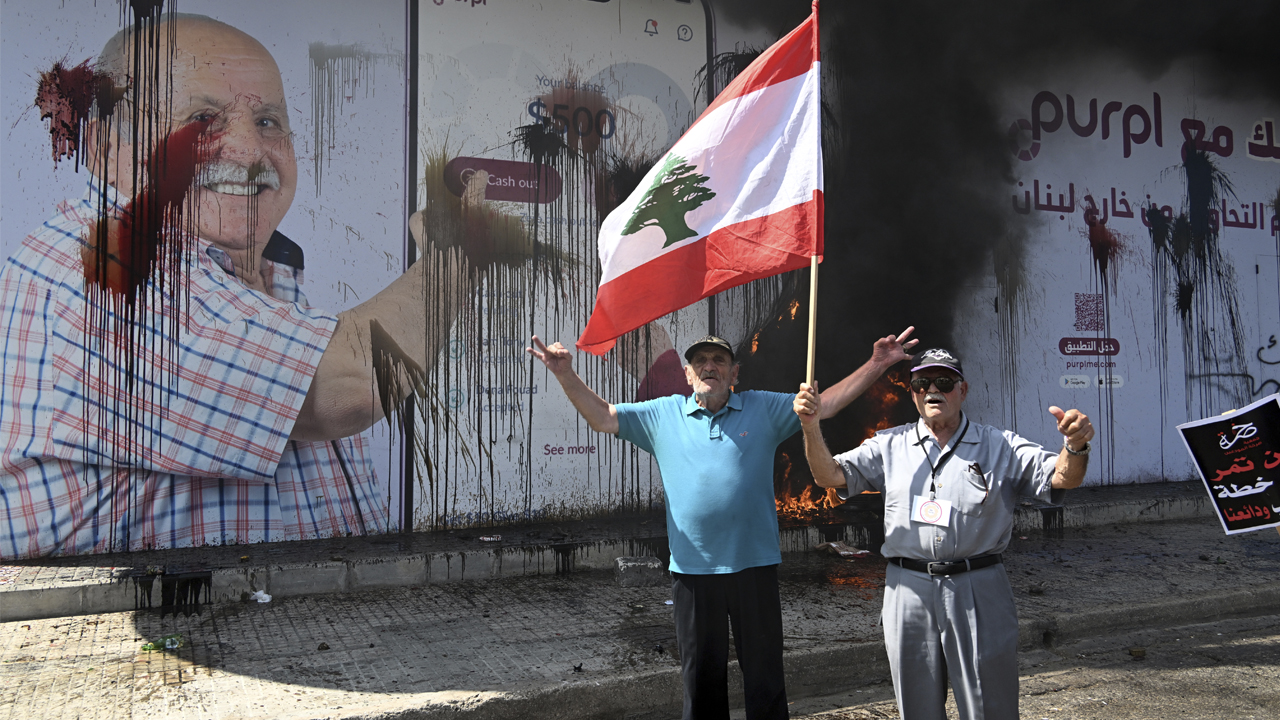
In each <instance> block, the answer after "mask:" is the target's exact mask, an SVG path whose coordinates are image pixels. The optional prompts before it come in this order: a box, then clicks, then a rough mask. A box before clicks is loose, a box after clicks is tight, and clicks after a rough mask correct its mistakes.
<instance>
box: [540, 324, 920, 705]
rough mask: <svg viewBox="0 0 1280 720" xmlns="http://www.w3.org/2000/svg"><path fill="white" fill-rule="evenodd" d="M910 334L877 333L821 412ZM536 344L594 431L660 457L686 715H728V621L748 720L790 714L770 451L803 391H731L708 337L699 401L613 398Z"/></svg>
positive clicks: (691, 356) (699, 358) (692, 377)
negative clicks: (868, 355) (614, 401)
mask: <svg viewBox="0 0 1280 720" xmlns="http://www.w3.org/2000/svg"><path fill="white" fill-rule="evenodd" d="M911 330H912V329H911V328H907V330H906V331H905V332H903V333H902V334H900V335H896V336H895V335H889V336H887V337H884V338H881V339H880V340H878V341H877V342H876V344H875V349H874V352H873V355H872V360H871V361H868V363H867V364H866V365H864V366H863V367H862V368H860V369H859V370H858V371H856V372H854V373H853V374H852V375H850V376H849V377H847V378H845V379H844V380H841V381H840V382H839V383H836V384H835V385H833V386H832V387H831V388H829V389H827V390H825V391H823V392H822V401H823V402H824V403H825V410H824V412H828V413H830V414H833V413H835V412H838V411H839V410H840V409H841V408H843V407H844V406H845V405H848V404H849V402H850V401H851V400H853V398H855V397H857V396H858V395H860V394H861V393H862V392H863V390H865V389H866V388H867V386H869V385H870V384H871V383H872V382H874V381H875V379H876V378H877V377H879V374H880V372H881V370H878V368H880V367H881V365H886V364H887V365H891V364H893V363H895V362H899V361H901V360H905V359H906V358H907V357H908V355H907V353H906V349H909V348H910V347H911V346H913V345H915V343H916V341H915V340H911V341H907V342H906V343H905V345H904V341H906V338H907V336H908V335H910V334H911ZM533 344H534V348H528V351H529V353H531V354H532V355H534V356H535V357H537V358H538V359H539V360H541V361H542V362H543V363H544V364H546V366H547V368H548V369H549V370H551V372H552V373H553V374H554V375H555V376H556V380H558V381H559V382H560V386H561V387H562V388H564V391H565V394H566V395H568V396H569V400H570V401H571V402H572V403H573V406H574V407H575V408H576V409H577V410H578V412H579V413H580V414H581V415H582V417H583V418H584V419H586V421H587V423H588V424H589V425H590V426H591V427H592V429H594V430H597V431H599V432H607V433H612V434H615V435H617V436H618V437H621V438H623V439H626V440H629V441H631V442H632V443H635V444H636V445H637V446H638V447H640V448H642V449H644V450H645V451H647V452H649V453H651V454H652V455H653V456H654V457H655V458H657V460H658V467H659V469H661V471H662V487H663V490H664V491H665V492H666V498H667V502H666V509H667V537H668V542H669V544H670V547H671V566H670V567H671V575H672V596H673V598H674V601H675V621H676V639H677V642H678V644H679V646H680V662H681V666H682V670H683V676H684V718H685V720H702V719H704V718H715V719H716V720H728V717H729V691H728V661H729V628H730V626H732V628H733V640H734V645H735V647H736V649H737V655H738V663H739V665H740V666H741V668H742V675H743V681H744V682H743V684H744V686H745V688H746V706H747V707H746V710H747V718H748V719H749V720H757V719H758V720H766V719H768V720H775V719H780V718H786V717H788V714H787V693H786V687H785V684H784V682H783V669H782V607H781V603H780V601H779V599H778V572H777V568H778V563H779V562H781V561H782V555H781V553H780V552H779V550H778V515H777V510H776V505H775V503H774V497H773V456H774V452H775V451H776V450H777V447H778V444H779V443H781V442H782V441H783V440H785V439H786V438H788V437H790V436H791V435H792V434H793V433H795V431H796V430H798V429H799V427H800V423H799V422H798V421H797V418H796V415H795V413H794V412H793V411H792V404H793V401H794V397H795V396H793V395H790V394H785V393H775V392H761V391H756V390H748V391H746V392H743V393H736V392H734V391H733V386H734V385H735V384H736V383H737V381H738V364H737V362H736V361H735V359H734V354H733V347H732V346H731V345H730V344H729V343H728V342H726V341H725V340H723V339H721V338H718V337H715V336H713V335H708V336H707V337H704V338H702V339H701V340H699V341H697V342H695V343H694V344H693V345H692V346H690V347H689V349H688V350H687V351H685V354H684V357H685V360H686V361H688V364H687V365H685V378H686V379H687V380H688V382H689V385H690V386H691V387H692V388H693V395H692V396H691V397H688V398H686V397H684V396H681V395H670V396H667V397H662V398H655V399H653V400H647V401H645V402H638V403H623V404H619V405H611V404H609V403H608V402H606V401H605V400H604V399H602V398H601V397H600V396H599V395H597V394H596V393H595V391H593V390H592V389H591V388H589V387H587V385H586V384H585V383H584V382H583V381H582V379H581V378H580V377H579V376H578V374H577V373H575V372H574V371H573V366H572V356H571V354H570V353H569V351H568V350H567V349H566V348H565V347H564V346H563V345H561V344H560V343H555V344H553V345H550V346H547V345H545V344H543V342H542V341H541V340H539V339H538V338H537V337H536V336H535V337H534V338H533ZM535 348H536V349H535ZM887 365H886V366H887Z"/></svg>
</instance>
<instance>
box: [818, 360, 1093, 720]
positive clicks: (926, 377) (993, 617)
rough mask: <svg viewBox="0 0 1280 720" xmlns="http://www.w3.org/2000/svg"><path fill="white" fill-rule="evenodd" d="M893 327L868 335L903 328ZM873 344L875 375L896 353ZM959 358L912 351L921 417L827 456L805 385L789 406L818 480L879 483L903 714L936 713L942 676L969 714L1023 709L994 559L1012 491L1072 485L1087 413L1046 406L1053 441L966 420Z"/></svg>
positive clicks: (1012, 626) (854, 489)
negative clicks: (1047, 445)
mask: <svg viewBox="0 0 1280 720" xmlns="http://www.w3.org/2000/svg"><path fill="white" fill-rule="evenodd" d="M901 339H902V338H901V337H899V338H893V337H892V336H890V337H887V338H884V339H881V340H879V341H877V345H880V344H883V343H887V342H890V341H894V342H898V343H900V342H901ZM883 355H884V353H875V354H873V356H872V359H871V360H869V361H868V362H867V363H866V365H864V366H863V369H862V370H860V371H859V372H858V373H855V375H858V376H860V377H863V378H866V380H865V385H864V386H863V387H860V388H858V390H859V391H861V390H865V386H869V385H870V384H871V382H873V381H874V380H875V378H878V377H879V376H880V375H882V374H883V373H884V371H885V370H888V369H889V367H890V365H891V364H892V363H890V362H885V361H881V362H877V357H879V356H883ZM968 394H969V385H968V383H966V382H965V380H964V370H963V368H962V366H961V363H960V360H959V358H957V357H956V355H955V354H954V353H952V352H950V351H948V350H945V349H941V348H939V349H934V350H928V351H925V352H923V353H921V354H919V355H917V356H916V357H915V358H914V360H913V361H912V367H911V397H912V400H914V401H915V405H916V409H917V410H918V411H919V412H920V420H919V421H917V422H914V423H909V424H907V425H902V426H899V427H896V428H890V429H888V430H882V431H880V432H878V433H876V434H875V435H874V436H872V437H871V438H868V439H867V440H866V441H865V442H863V443H862V444H861V445H860V446H858V447H856V448H854V449H853V450H850V451H849V452H846V453H842V454H840V455H837V456H835V457H832V455H831V451H830V450H829V449H828V448H827V444H826V442H825V441H824V440H823V438H822V432H821V430H820V429H819V421H818V419H819V417H820V415H819V413H820V412H821V410H822V401H821V398H820V397H819V396H818V394H817V389H816V388H814V387H810V386H809V385H808V384H802V385H801V386H800V392H799V393H798V394H797V395H796V400H795V411H796V414H797V415H799V416H800V422H801V426H802V428H803V431H804V440H805V455H806V457H807V458H808V460H809V467H810V468H811V469H812V470H813V476H814V480H815V481H816V482H817V483H818V485H820V486H822V487H828V488H838V489H839V490H838V492H839V495H840V497H842V498H848V497H849V496H850V495H855V494H858V493H861V492H863V491H866V490H873V491H875V492H879V493H883V494H884V500H885V503H884V504H885V508H884V534H885V542H884V546H883V548H882V549H881V552H882V553H883V554H884V556H885V558H887V559H888V561H889V566H888V568H887V569H886V572H885V592H884V609H883V611H882V614H881V621H882V623H883V625H884V641H885V647H886V649H887V650H888V653H889V667H890V669H891V671H892V673H893V689H894V692H895V693H896V694H897V697H898V710H899V711H900V712H901V714H902V718H903V720H944V719H945V718H946V713H945V711H944V705H945V703H946V698H947V679H948V678H950V680H951V686H952V688H953V692H954V694H955V698H956V707H957V708H958V710H959V711H960V717H961V718H962V719H964V720H1004V719H1005V718H1017V717H1018V662H1017V651H1018V617H1017V610H1016V609H1015V608H1014V603H1013V591H1012V590H1011V589H1010V587H1009V579H1008V577H1007V576H1006V575H1005V571H1004V566H1003V565H1002V564H1001V563H1000V553H1001V552H1003V551H1004V550H1005V548H1006V547H1008V545H1009V535H1010V533H1011V531H1012V529H1013V510H1014V507H1015V505H1016V503H1017V501H1018V496H1020V495H1023V496H1027V497H1034V498H1038V499H1041V500H1048V499H1049V498H1050V494H1051V493H1052V492H1053V491H1059V492H1058V493H1057V494H1061V491H1062V490H1066V489H1070V488H1074V487H1078V486H1079V485H1080V482H1081V481H1082V480H1083V479H1084V473H1085V469H1086V468H1087V466H1088V458H1089V440H1090V439H1091V438H1092V437H1093V434H1094V433H1093V425H1092V423H1090V422H1089V418H1088V417H1086V416H1085V415H1084V414H1082V413H1081V412H1080V411H1078V410H1067V411H1063V410H1062V409H1060V408H1058V407H1050V408H1049V413H1050V414H1052V415H1053V416H1054V418H1055V419H1056V420H1057V425H1058V432H1060V433H1062V435H1063V445H1062V449H1061V451H1059V452H1057V453H1053V452H1050V451H1047V450H1045V449H1044V448H1043V447H1041V446H1040V445H1037V444H1035V443H1033V442H1031V441H1030V440H1026V439H1024V438H1021V437H1019V436H1017V435H1015V434H1014V433H1012V432H1008V431H1001V430H998V429H996V428H993V427H990V426H988V425H979V424H978V423H975V422H971V421H970V420H969V418H968V417H967V416H965V414H964V412H963V411H962V410H961V406H962V405H963V404H964V400H965V398H966V397H967V396H968Z"/></svg>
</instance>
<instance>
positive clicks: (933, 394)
mask: <svg viewBox="0 0 1280 720" xmlns="http://www.w3.org/2000/svg"><path fill="white" fill-rule="evenodd" d="M924 399H925V401H926V402H927V401H929V400H937V401H939V402H941V401H943V400H946V399H947V396H946V394H945V393H937V392H931V393H927V394H926V395H925V396H924Z"/></svg>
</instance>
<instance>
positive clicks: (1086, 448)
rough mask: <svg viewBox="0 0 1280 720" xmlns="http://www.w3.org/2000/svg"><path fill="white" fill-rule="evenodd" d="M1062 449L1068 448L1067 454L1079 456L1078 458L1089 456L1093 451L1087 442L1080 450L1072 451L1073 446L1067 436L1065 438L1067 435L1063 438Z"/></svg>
mask: <svg viewBox="0 0 1280 720" xmlns="http://www.w3.org/2000/svg"><path fill="white" fill-rule="evenodd" d="M1062 447H1064V448H1066V449H1067V452H1068V453H1069V454H1071V455H1077V456H1080V455H1088V454H1089V451H1090V450H1092V449H1093V448H1092V447H1091V446H1090V445H1089V443H1087V442H1086V443H1085V444H1084V447H1082V448H1080V449H1079V450H1072V449H1071V444H1070V443H1068V442H1067V438H1066V436H1065V435H1064V436H1063V437H1062Z"/></svg>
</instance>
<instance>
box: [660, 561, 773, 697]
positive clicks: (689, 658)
mask: <svg viewBox="0 0 1280 720" xmlns="http://www.w3.org/2000/svg"><path fill="white" fill-rule="evenodd" d="M671 575H672V578H673V581H672V583H671V595H672V599H673V600H674V605H675V616H676V641H677V642H678V643H679V645H680V663H681V665H682V672H683V674H684V720H728V719H729V668H728V663H729V628H730V626H732V628H733V644H734V647H735V649H736V650H737V654H738V665H739V667H741V668H742V680H743V686H744V688H745V694H746V701H747V720H786V718H787V717H788V714H787V689H786V686H785V683H784V680H783V672H782V602H781V601H780V600H779V599H778V566H777V565H766V566H764V567H754V568H747V569H746V570H743V571H741V572H736V573H728V574H723V575H685V574H682V573H671Z"/></svg>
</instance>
